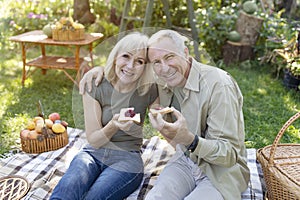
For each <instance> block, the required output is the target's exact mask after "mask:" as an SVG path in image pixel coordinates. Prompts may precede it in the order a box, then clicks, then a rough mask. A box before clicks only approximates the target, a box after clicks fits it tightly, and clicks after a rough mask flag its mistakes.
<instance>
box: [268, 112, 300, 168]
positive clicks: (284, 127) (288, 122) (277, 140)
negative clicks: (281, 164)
mask: <svg viewBox="0 0 300 200" xmlns="http://www.w3.org/2000/svg"><path fill="white" fill-rule="evenodd" d="M299 117H300V112H298V113H296V114H295V115H294V116H292V117H291V118H290V119H289V120H288V121H287V122H285V124H284V125H283V126H282V128H281V129H280V131H279V132H278V134H277V136H276V138H275V140H274V142H273V144H272V146H271V149H270V159H269V165H273V164H274V155H275V150H276V148H277V146H278V143H279V140H280V139H281V137H282V135H283V133H284V132H285V131H286V129H287V128H288V127H289V126H290V125H291V124H292V123H293V122H294V121H295V120H296V119H298V118H299Z"/></svg>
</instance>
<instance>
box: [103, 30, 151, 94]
mask: <svg viewBox="0 0 300 200" xmlns="http://www.w3.org/2000/svg"><path fill="white" fill-rule="evenodd" d="M148 39H149V38H148V36H147V35H144V34H142V33H139V32H133V33H130V34H128V35H126V36H124V37H123V38H122V39H121V40H119V41H118V42H117V44H116V45H115V46H114V48H113V49H112V50H111V52H110V54H109V56H108V58H107V62H106V65H105V69H104V76H105V77H106V79H107V80H108V81H109V82H116V81H118V77H117V75H116V73H115V61H116V58H117V56H118V55H119V54H120V52H133V51H136V50H138V51H140V50H143V51H144V52H145V59H147V44H148ZM152 83H154V81H153V70H152V68H151V67H150V66H149V65H148V64H147V63H146V64H145V67H144V70H143V73H142V75H141V77H140V78H139V80H138V84H137V88H138V93H139V95H144V94H145V93H147V92H148V91H149V89H150V87H151V84H152Z"/></svg>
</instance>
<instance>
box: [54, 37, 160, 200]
mask: <svg viewBox="0 0 300 200" xmlns="http://www.w3.org/2000/svg"><path fill="white" fill-rule="evenodd" d="M147 41H148V37H147V36H146V35H143V34H141V33H137V32H135V33H132V34H129V35H127V36H125V37H124V38H122V39H121V40H120V41H119V42H118V43H117V44H116V45H115V46H114V48H113V49H112V51H111V52H110V55H109V57H108V59H107V63H106V66H105V69H104V70H105V77H104V78H103V80H102V81H101V83H100V84H99V85H98V86H95V84H93V88H92V90H91V91H90V92H88V93H85V94H84V95H83V106H84V119H85V128H86V134H87V139H88V142H89V144H88V145H87V146H86V147H85V148H84V149H83V150H82V151H81V152H79V153H78V154H77V155H76V156H75V157H74V159H73V161H72V162H71V164H70V167H69V168H68V170H67V172H66V173H65V175H64V176H63V177H62V179H61V180H60V182H59V183H58V185H57V186H56V187H55V189H54V191H53V193H52V196H51V198H50V199H63V200H67V199H70V200H75V199H89V200H90V199H113V200H117V199H124V198H126V197H127V196H129V195H130V194H131V193H132V192H134V191H135V190H136V189H137V188H138V186H139V185H140V183H141V181H142V178H143V161H142V158H141V154H140V147H141V145H142V139H143V135H142V124H143V122H144V119H145V115H146V111H147V108H149V106H150V105H151V104H153V103H154V102H155V101H156V99H157V97H158V91H157V87H156V85H155V84H153V80H152V78H153V72H152V69H151V68H150V67H149V66H147V61H146V60H147V59H146V58H147V56H146V55H147ZM128 107H132V108H134V112H135V113H139V114H140V117H141V122H140V123H136V122H133V121H131V120H130V121H125V122H123V121H119V117H120V111H121V109H122V108H128Z"/></svg>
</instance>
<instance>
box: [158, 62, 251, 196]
mask: <svg viewBox="0 0 300 200" xmlns="http://www.w3.org/2000/svg"><path fill="white" fill-rule="evenodd" d="M191 61H192V67H191V70H190V73H189V77H188V80H187V82H186V85H185V86H184V88H181V89H180V88H179V89H178V88H176V89H175V90H174V94H175V95H176V97H178V100H179V102H180V108H181V113H182V114H183V116H184V117H185V119H186V122H187V125H188V128H189V131H191V132H192V133H193V134H197V135H198V136H199V137H200V138H199V144H198V146H197V148H196V149H195V151H194V153H191V154H190V157H191V159H192V160H193V161H194V162H195V163H198V165H199V167H200V168H201V170H202V171H203V172H204V173H205V174H206V175H207V176H208V178H209V179H210V180H211V182H212V183H213V184H214V186H215V187H216V188H217V189H218V190H219V191H220V192H221V194H222V195H223V197H224V199H228V200H232V199H240V198H241V193H242V192H243V191H244V190H246V189H247V187H248V181H249V178H250V173H249V169H248V167H247V156H246V148H245V144H244V140H245V132H244V118H243V112H242V106H243V96H242V93H241V91H240V89H239V87H238V85H237V83H236V82H235V80H234V79H233V78H232V77H231V76H230V75H229V74H228V73H227V72H225V71H223V70H221V69H219V68H216V67H212V66H208V65H204V64H201V63H199V62H197V61H196V60H194V59H192V58H191ZM159 96H160V101H161V104H162V105H163V106H169V105H170V101H171V97H172V91H170V90H169V89H168V88H166V87H159Z"/></svg>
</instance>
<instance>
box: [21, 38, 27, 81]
mask: <svg viewBox="0 0 300 200" xmlns="http://www.w3.org/2000/svg"><path fill="white" fill-rule="evenodd" d="M21 48H22V62H23V69H22V86H24V83H25V79H26V46H25V43H23V42H21Z"/></svg>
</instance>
